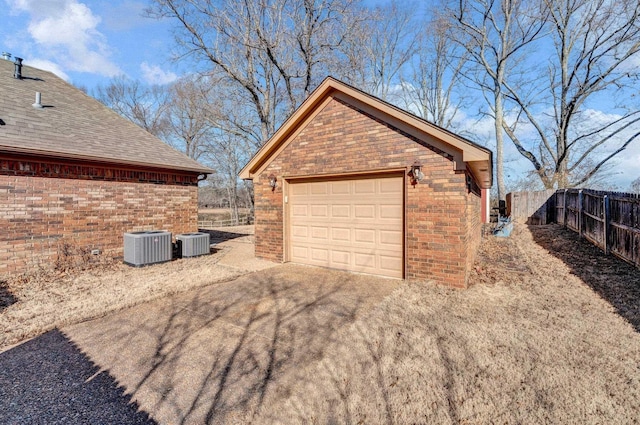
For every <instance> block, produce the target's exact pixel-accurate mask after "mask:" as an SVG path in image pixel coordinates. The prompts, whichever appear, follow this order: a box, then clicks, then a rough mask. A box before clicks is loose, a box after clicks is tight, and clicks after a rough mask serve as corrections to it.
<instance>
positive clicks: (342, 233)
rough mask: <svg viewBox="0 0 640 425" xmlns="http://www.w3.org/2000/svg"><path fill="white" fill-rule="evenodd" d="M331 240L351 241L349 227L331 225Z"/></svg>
mask: <svg viewBox="0 0 640 425" xmlns="http://www.w3.org/2000/svg"><path fill="white" fill-rule="evenodd" d="M331 240H333V241H336V242H351V229H349V228H346V227H333V228H332V229H331Z"/></svg>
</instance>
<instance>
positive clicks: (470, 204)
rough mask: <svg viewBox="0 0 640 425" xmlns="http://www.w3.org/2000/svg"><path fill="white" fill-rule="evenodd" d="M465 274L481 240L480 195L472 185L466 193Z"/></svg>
mask: <svg viewBox="0 0 640 425" xmlns="http://www.w3.org/2000/svg"><path fill="white" fill-rule="evenodd" d="M467 217H468V220H467V242H466V245H467V274H466V279H468V278H469V273H470V272H471V270H472V267H473V264H474V262H475V260H476V255H477V253H478V248H479V247H480V242H481V241H482V197H481V190H480V189H479V188H477V187H474V190H473V191H470V192H469V193H468V194H467Z"/></svg>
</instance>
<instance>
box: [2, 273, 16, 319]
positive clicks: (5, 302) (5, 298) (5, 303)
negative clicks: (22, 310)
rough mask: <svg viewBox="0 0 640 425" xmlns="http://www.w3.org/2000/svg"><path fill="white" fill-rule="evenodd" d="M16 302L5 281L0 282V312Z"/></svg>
mask: <svg viewBox="0 0 640 425" xmlns="http://www.w3.org/2000/svg"><path fill="white" fill-rule="evenodd" d="M17 302H18V298H16V296H15V295H13V293H12V292H11V290H10V289H9V285H8V284H7V282H6V281H4V280H0V312H1V311H2V310H4V309H5V308H7V307H9V306H10V305H12V304H15V303H17Z"/></svg>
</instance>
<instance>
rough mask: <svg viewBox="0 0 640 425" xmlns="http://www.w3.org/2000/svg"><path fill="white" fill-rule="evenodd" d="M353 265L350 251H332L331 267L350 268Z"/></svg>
mask: <svg viewBox="0 0 640 425" xmlns="http://www.w3.org/2000/svg"><path fill="white" fill-rule="evenodd" d="M350 264H351V253H350V252H349V251H338V250H332V251H331V265H332V266H334V267H340V268H342V267H341V266H343V267H345V268H348V267H349V266H350Z"/></svg>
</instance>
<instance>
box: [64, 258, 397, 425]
mask: <svg viewBox="0 0 640 425" xmlns="http://www.w3.org/2000/svg"><path fill="white" fill-rule="evenodd" d="M290 270H291V269H290V268H286V267H282V268H276V269H270V270H268V271H263V272H260V273H256V274H253V275H249V276H245V277H244V278H241V279H239V280H237V281H234V282H233V283H232V284H226V285H212V286H210V287H208V288H204V289H203V290H200V291H193V292H191V293H189V294H183V295H181V296H176V297H173V298H172V299H171V300H167V301H166V302H164V303H162V304H158V305H156V306H155V307H153V308H150V307H147V306H141V308H140V309H139V311H138V310H136V309H133V310H131V311H128V312H126V314H123V315H121V316H119V317H114V318H113V320H112V321H111V322H109V323H106V324H105V323H103V324H102V325H100V326H96V327H95V328H92V329H88V328H86V327H85V328H84V330H83V332H89V334H81V333H78V332H76V331H74V329H71V330H70V331H69V332H68V335H70V337H72V338H73V339H74V341H76V342H77V343H78V344H79V345H80V346H83V348H85V349H86V350H87V351H88V352H89V353H90V355H91V356H92V358H94V360H95V361H96V362H98V363H100V364H104V365H105V366H106V367H109V368H112V367H117V365H118V363H120V365H119V366H120V367H121V368H122V369H120V371H119V372H118V371H116V372H115V374H116V376H118V377H120V375H122V376H123V377H124V378H123V379H124V380H125V381H126V386H127V389H128V391H130V392H132V394H133V397H134V398H135V399H136V400H139V401H140V403H141V405H143V406H144V407H145V409H147V410H148V411H149V412H151V414H152V415H153V416H154V418H156V419H157V420H159V421H160V422H167V423H177V424H178V423H231V422H238V423H246V422H251V421H253V420H256V418H257V417H259V413H260V411H261V409H262V408H263V406H265V405H267V404H268V403H270V400H274V399H282V398H286V397H287V395H288V392H289V391H290V390H291V388H292V387H293V386H294V384H295V383H296V382H297V380H298V379H299V375H298V372H300V370H301V369H302V368H304V367H305V366H306V365H308V364H310V363H313V362H314V361H317V360H319V359H321V358H322V356H323V353H324V350H325V349H326V347H327V346H328V345H330V344H331V343H332V341H333V338H334V337H335V335H336V333H337V331H338V330H340V329H341V328H343V327H344V326H347V325H349V324H350V323H352V322H353V321H354V319H355V317H356V315H358V314H359V312H360V311H361V310H362V309H363V308H365V307H366V306H370V305H372V304H373V303H375V300H376V299H378V300H379V298H381V297H380V295H377V294H375V291H372V290H371V289H366V288H363V287H364V286H365V284H364V282H365V280H363V279H360V280H361V281H362V282H361V283H356V282H354V280H357V277H355V276H349V275H347V274H345V273H339V272H336V273H333V272H327V271H323V272H319V271H317V270H315V269H312V268H305V267H298V268H296V269H295V270H294V272H293V273H292V272H291V271H290ZM305 282H313V284H311V285H310V284H308V283H305ZM390 286H391V285H390ZM393 286H395V285H393ZM388 292H390V290H389V291H388ZM151 318H152V320H150V319H151ZM87 341H90V342H89V343H87ZM96 341H98V342H99V343H98V344H96ZM109 353H111V354H109ZM94 354H95V356H94Z"/></svg>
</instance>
